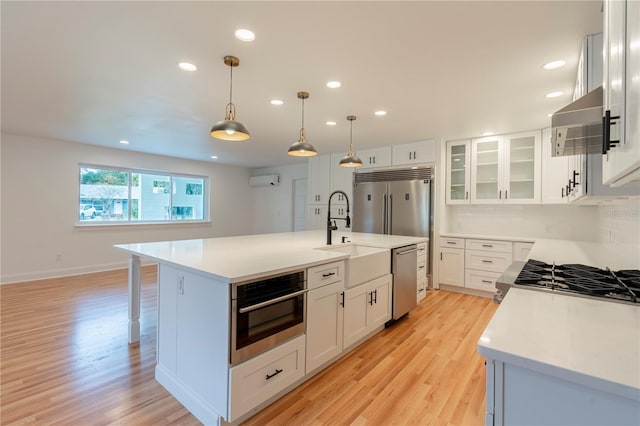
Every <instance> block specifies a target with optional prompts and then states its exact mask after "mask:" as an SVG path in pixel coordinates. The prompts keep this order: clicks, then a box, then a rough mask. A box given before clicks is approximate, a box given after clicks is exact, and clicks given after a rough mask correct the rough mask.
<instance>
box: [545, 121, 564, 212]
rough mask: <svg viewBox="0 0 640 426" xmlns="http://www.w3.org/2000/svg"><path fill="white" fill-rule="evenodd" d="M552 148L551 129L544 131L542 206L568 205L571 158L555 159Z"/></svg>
mask: <svg viewBox="0 0 640 426" xmlns="http://www.w3.org/2000/svg"><path fill="white" fill-rule="evenodd" d="M552 153H553V147H552V146H551V129H550V128H548V127H547V128H545V129H543V130H542V160H541V163H542V176H541V180H542V188H541V193H540V200H541V203H542V204H567V202H568V200H569V198H568V197H567V193H566V185H567V176H568V174H569V158H570V157H569V156H562V157H554V156H553V155H552Z"/></svg>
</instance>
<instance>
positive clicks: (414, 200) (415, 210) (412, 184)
mask: <svg viewBox="0 0 640 426" xmlns="http://www.w3.org/2000/svg"><path fill="white" fill-rule="evenodd" d="M430 188H431V181H430V180H428V179H425V180H411V181H394V182H389V219H388V221H389V226H388V227H387V228H388V229H387V233H388V234H391V235H407V236H416V237H429V216H430V214H429V210H430V201H431V200H430V193H431V190H430ZM414 269H415V268H414Z"/></svg>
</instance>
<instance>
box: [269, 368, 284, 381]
mask: <svg viewBox="0 0 640 426" xmlns="http://www.w3.org/2000/svg"><path fill="white" fill-rule="evenodd" d="M282 371H283V370H282V369H281V368H276V372H275V373H273V374H267V378H266V380H269V379H271V378H273V377H276V376H277V375H278V374H280V373H282Z"/></svg>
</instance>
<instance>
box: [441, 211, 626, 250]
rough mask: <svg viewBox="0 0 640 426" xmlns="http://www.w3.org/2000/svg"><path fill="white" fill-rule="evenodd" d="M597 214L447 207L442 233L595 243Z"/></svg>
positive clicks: (588, 212) (592, 212)
mask: <svg viewBox="0 0 640 426" xmlns="http://www.w3.org/2000/svg"><path fill="white" fill-rule="evenodd" d="M598 213H599V209H598V207H596V206H566V205H544V206H543V205H526V206H525V205H523V206H509V205H487V206H477V205H476V206H447V214H446V219H445V222H446V223H445V226H444V230H445V232H450V233H456V234H479V235H495V236H500V237H532V238H554V239H567V240H579V241H598V240H599V232H598V224H599V222H600V221H599V216H598ZM636 214H637V213H636Z"/></svg>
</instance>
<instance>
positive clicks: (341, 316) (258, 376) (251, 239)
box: [116, 231, 426, 424]
mask: <svg viewBox="0 0 640 426" xmlns="http://www.w3.org/2000/svg"><path fill="white" fill-rule="evenodd" d="M342 235H344V236H345V237H347V238H346V239H347V240H348V241H349V242H347V243H345V244H341V243H337V244H334V245H335V246H343V247H344V246H348V245H349V244H351V245H358V246H366V247H369V248H372V249H371V250H370V251H371V252H372V253H376V251H377V252H381V253H382V254H383V255H386V257H384V259H386V260H385V261H383V262H381V263H384V264H385V265H386V266H385V268H386V269H385V270H383V271H382V272H379V273H377V275H376V276H375V279H373V278H374V277H371V278H372V279H370V281H368V282H366V283H363V284H360V283H358V286H357V287H355V288H346V286H345V276H346V273H345V265H346V263H345V262H346V261H348V259H349V258H350V256H349V254H347V253H345V252H343V251H336V250H327V246H326V244H325V238H326V234H325V232H324V231H305V232H296V233H279V234H264V235H248V236H240V237H227V238H211V239H196V240H184V241H165V242H155V243H139V244H126V245H117V246H116V247H117V248H119V249H121V250H124V251H126V252H128V253H129V254H130V255H131V259H130V271H129V288H130V298H129V303H130V309H129V312H130V323H129V340H130V342H135V341H137V340H138V339H139V306H140V304H139V303H140V301H139V286H140V282H139V267H140V259H141V258H146V259H150V260H153V261H155V262H157V263H158V264H159V272H158V288H159V290H158V341H157V366H156V379H157V380H158V381H159V382H160V383H161V384H162V385H163V386H164V387H165V388H166V389H167V390H169V392H170V393H171V394H173V395H174V396H175V397H176V399H178V400H179V401H180V402H181V403H182V404H183V405H184V406H185V407H187V408H188V409H189V410H190V411H191V412H192V413H193V414H194V415H195V416H196V417H198V419H200V420H201V421H202V422H203V423H205V424H220V423H221V422H224V421H228V422H236V421H240V420H242V419H244V418H246V417H248V416H250V415H252V414H253V413H255V412H256V411H257V410H258V409H260V408H261V407H263V406H265V405H266V404H267V403H269V402H270V401H272V400H273V399H275V398H277V397H279V396H280V395H282V394H283V393H286V392H287V391H288V390H290V389H292V388H294V387H295V386H297V385H299V384H300V383H302V382H303V381H304V380H306V379H308V378H309V377H311V376H312V375H313V374H315V373H316V372H317V371H319V370H320V369H322V368H324V367H325V366H326V365H328V364H330V363H331V362H334V361H335V360H336V359H337V358H339V357H340V356H342V354H344V353H346V352H348V351H349V350H351V349H352V348H353V347H355V345H357V344H358V342H361V341H364V340H366V339H367V338H369V337H370V336H372V335H373V334H375V333H377V332H378V331H380V330H382V329H383V328H384V323H385V322H386V321H388V320H389V319H390V314H391V287H392V283H391V274H390V273H389V272H390V262H389V250H391V249H393V248H398V247H404V246H407V245H411V244H423V245H425V244H424V243H425V242H426V239H425V238H417V237H403V236H393V235H374V234H363V233H336V236H337V237H340V236H342ZM336 240H340V238H336ZM374 248H375V249H374ZM376 249H377V250H376ZM414 251H415V250H414ZM300 274H305V277H306V281H307V283H308V285H309V287H308V289H305V290H304V291H299V292H296V293H299V294H302V293H306V294H307V295H308V299H306V298H304V297H302V296H300V299H299V300H300V305H299V306H298V307H295V304H291V305H293V306H294V307H293V308H292V309H293V310H292V311H291V312H290V313H287V316H297V315H300V314H299V312H298V311H300V312H304V313H303V314H302V315H303V316H304V318H305V319H306V318H307V317H308V322H307V323H306V331H304V327H305V324H304V322H303V323H302V324H301V326H302V327H303V332H302V334H300V333H298V334H296V335H295V336H293V335H292V336H291V337H287V338H286V340H284V341H282V343H278V344H277V345H273V346H272V347H270V348H269V350H266V352H264V351H263V353H260V352H258V353H257V354H256V355H251V358H250V359H247V360H244V359H243V360H241V361H234V360H233V355H234V350H235V346H234V345H235V343H233V339H235V338H236V337H237V336H238V335H239V334H238V333H236V332H235V331H233V330H234V329H233V327H235V325H234V321H236V316H237V317H238V318H240V314H246V313H250V312H253V311H254V310H255V309H258V308H261V307H262V305H264V306H268V305H271V302H268V303H266V304H265V303H256V302H253V305H252V306H248V307H246V308H243V309H239V310H238V309H236V308H234V307H232V306H231V305H232V303H231V302H233V300H234V297H236V296H235V293H236V289H237V288H238V286H239V285H244V284H245V283H251V284H253V283H256V282H263V281H264V280H268V279H271V278H273V277H276V278H278V277H282V276H286V277H287V279H289V277H295V276H301V275H300ZM261 285H262V284H261ZM238 292H239V291H238ZM307 292H308V293H307ZM292 295H294V296H296V297H298V296H297V295H296V294H292ZM239 297H240V296H237V298H238V299H239ZM280 299H284V300H289V299H290V296H286V297H280ZM274 300H275V299H274ZM296 309H297V311H295V310H296ZM243 311H244V312H243ZM290 314H291V315H290ZM245 316H246V315H245ZM237 321H240V320H239V319H238V320H237ZM249 322H251V320H250V321H249ZM343 324H344V326H343ZM343 327H344V335H345V338H344V345H343V338H342V335H343V334H342V333H343ZM261 332H262V331H261V330H257V331H256V334H259V333H261ZM347 336H351V337H352V338H350V339H348V338H347ZM248 338H249V339H252V338H253V337H252V336H251V333H250V334H249V336H248ZM230 346H231V348H232V349H230ZM265 377H266V379H265Z"/></svg>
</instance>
